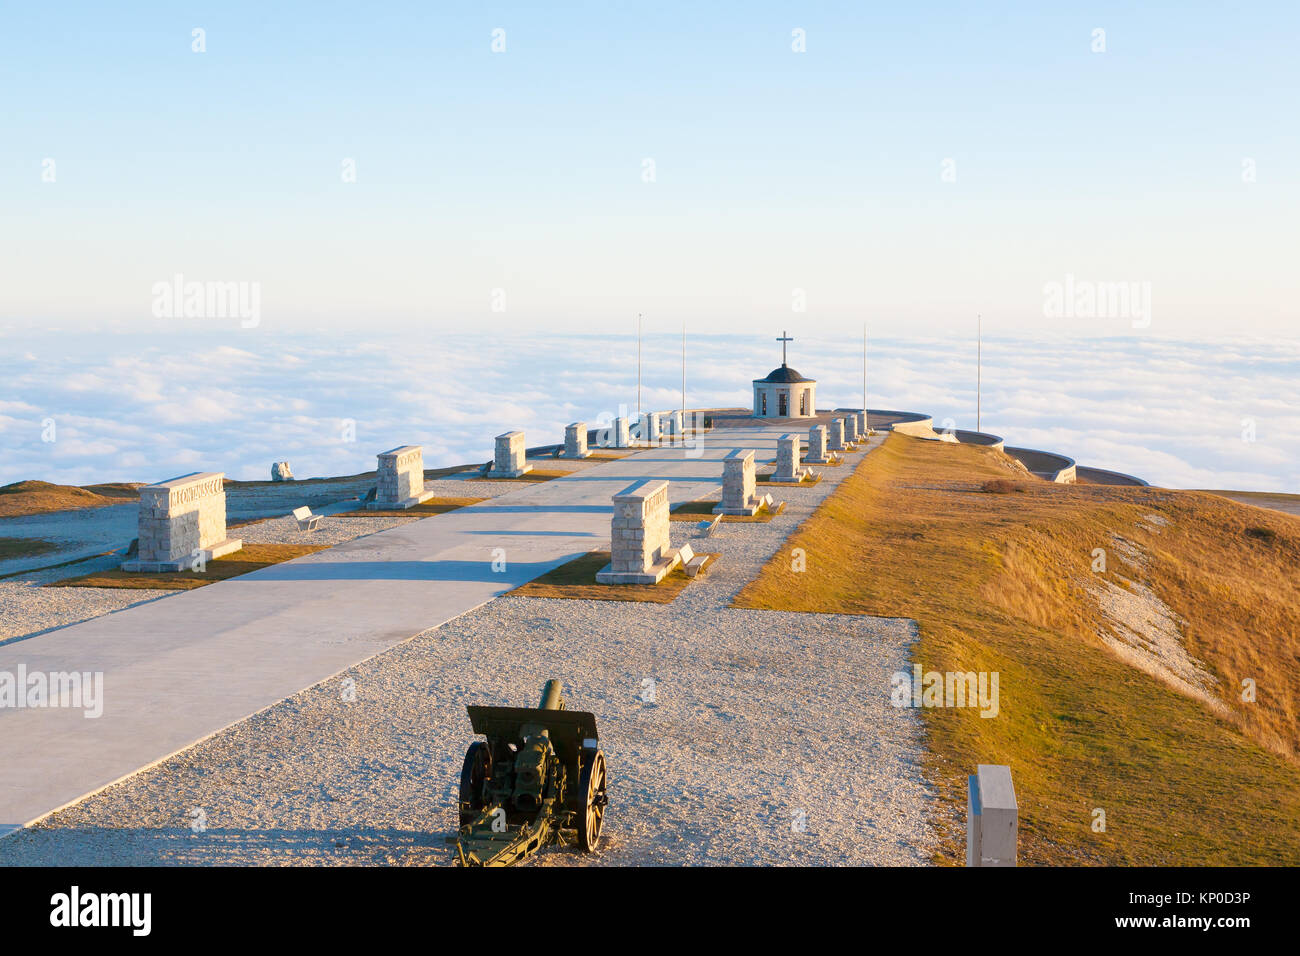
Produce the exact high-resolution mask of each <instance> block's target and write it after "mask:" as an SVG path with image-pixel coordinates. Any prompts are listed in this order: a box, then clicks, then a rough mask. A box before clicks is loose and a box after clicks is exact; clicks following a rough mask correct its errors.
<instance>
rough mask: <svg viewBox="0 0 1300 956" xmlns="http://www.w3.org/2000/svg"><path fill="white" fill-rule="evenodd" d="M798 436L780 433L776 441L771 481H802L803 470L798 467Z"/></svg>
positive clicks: (792, 482)
mask: <svg viewBox="0 0 1300 956" xmlns="http://www.w3.org/2000/svg"><path fill="white" fill-rule="evenodd" d="M799 445H800V442H799V436H798V435H795V434H789V435H782V436H781V437H780V438H778V439H777V442H776V472H775V474H773V475H772V479H771V480H772V481H779V482H782V483H784V484H798V483H799V482H800V481H803V476H804V470H803V469H802V468H800V467H799Z"/></svg>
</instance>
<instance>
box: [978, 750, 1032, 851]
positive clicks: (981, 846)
mask: <svg viewBox="0 0 1300 956" xmlns="http://www.w3.org/2000/svg"><path fill="white" fill-rule="evenodd" d="M1019 820H1020V808H1019V806H1018V805H1017V804H1016V788H1015V787H1014V786H1012V784H1011V768H1010V767H1005V766H1002V765H999V764H986V763H982V764H980V765H979V767H978V768H977V772H976V773H974V774H972V775H971V776H970V777H968V778H967V786H966V865H967V866H1015V865H1016V830H1017V827H1018V826H1019Z"/></svg>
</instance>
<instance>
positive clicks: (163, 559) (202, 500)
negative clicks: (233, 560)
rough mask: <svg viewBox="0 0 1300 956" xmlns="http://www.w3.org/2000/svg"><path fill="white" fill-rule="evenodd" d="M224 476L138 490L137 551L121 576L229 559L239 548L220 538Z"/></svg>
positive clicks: (202, 475) (223, 523)
mask: <svg viewBox="0 0 1300 956" xmlns="http://www.w3.org/2000/svg"><path fill="white" fill-rule="evenodd" d="M224 479H225V475H224V474H223V473H222V472H219V471H209V472H196V473H194V474H192V475H182V476H181V477H180V478H172V479H171V480H169V481H162V482H159V483H158V484H156V485H145V486H144V487H143V488H141V489H140V517H139V551H138V552H137V555H136V557H135V559H134V560H131V561H127V562H125V563H124V564H123V565H122V570H123V571H136V572H141V571H143V572H149V573H158V572H163V571H182V570H186V569H189V568H195V567H196V565H197V566H202V564H203V563H205V562H207V561H211V560H212V559H214V558H219V557H221V556H222V555H224V554H231V553H232V552H235V551H238V550H239V549H240V548H242V547H243V546H244V545H243V542H242V541H240V540H238V539H234V540H232V539H230V538H227V537H226V492H225V485H224Z"/></svg>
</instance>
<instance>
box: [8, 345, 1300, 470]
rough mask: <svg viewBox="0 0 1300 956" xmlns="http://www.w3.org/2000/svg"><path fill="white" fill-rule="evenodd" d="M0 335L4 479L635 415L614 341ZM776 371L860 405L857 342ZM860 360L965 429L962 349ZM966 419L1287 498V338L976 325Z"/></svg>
mask: <svg viewBox="0 0 1300 956" xmlns="http://www.w3.org/2000/svg"><path fill="white" fill-rule="evenodd" d="M772 338H773V336H770V335H767V334H763V335H754V336H735V335H720V336H704V335H699V336H691V337H690V338H689V339H688V340H687V355H686V357H687V361H686V404H687V406H688V407H691V406H694V407H710V406H748V405H749V402H750V395H751V390H750V381H751V380H752V379H754V378H757V377H761V376H763V375H765V374H766V373H767V372H768V370H769V369H771V368H772V367H773V366H774V365H777V364H779V360H780V347H779V345H777V343H775V342H774V341H772ZM0 345H3V357H0V450H2V451H3V454H2V455H0V483H7V482H13V481H19V480H24V479H29V478H39V479H42V480H45V481H53V482H59V483H66V484H91V483H95V482H103V481H157V480H160V479H166V478H170V477H173V476H175V475H179V474H184V473H187V472H191V471H224V472H226V474H227V475H228V476H230V477H232V478H241V479H266V478H268V477H269V476H270V467H271V463H272V462H274V461H277V460H288V461H289V462H290V463H291V464H292V467H293V471H294V474H295V475H296V476H297V477H299V478H304V477H314V476H322V475H343V474H354V473H357V472H363V471H368V470H370V469H373V468H374V466H375V454H376V453H377V452H380V451H384V450H386V449H388V448H392V447H394V446H397V445H403V444H419V445H423V446H424V456H425V457H424V460H425V464H426V467H437V466H441V465H453V464H462V463H467V462H482V461H486V460H487V459H488V458H490V457H491V454H492V438H493V436H494V435H497V434H499V433H501V432H504V431H508V430H511V429H517V428H522V429H524V430H525V431H526V432H527V435H528V439H527V440H528V444H529V445H539V444H545V443H550V442H555V441H559V440H561V439H562V438H563V433H564V426H565V424H566V423H568V422H572V421H587V422H589V423H592V424H593V425H594V424H595V422H596V421H597V419H598V417H599V416H601V415H602V414H603V415H607V416H608V415H613V414H618V413H619V411H620V406H626V407H629V408H630V409H631V410H632V411H633V412H635V409H636V407H637V344H636V340H635V338H634V337H629V336H625V335H624V336H612V335H562V334H545V333H536V334H517V333H515V334H505V333H500V334H498V333H495V332H493V331H492V330H491V329H490V328H484V329H482V330H476V329H475V328H473V325H472V323H467V324H466V327H465V328H464V329H461V330H458V331H456V332H455V333H453V334H448V333H447V332H446V331H445V330H440V329H433V328H431V329H429V330H428V331H427V332H418V331H409V330H408V331H405V332H402V333H381V334H369V333H364V334H363V333H359V332H353V333H350V334H343V333H340V332H338V331H326V330H322V331H319V332H315V333H312V332H306V331H303V332H273V331H267V330H265V329H239V330H232V329H228V328H227V329H222V330H216V329H213V330H200V331H194V330H187V331H184V332H177V331H169V330H166V329H164V328H163V327H159V329H158V330H156V331H154V332H151V333H148V334H139V333H128V332H112V331H98V332H78V331H76V330H71V329H69V330H57V329H39V330H35V329H32V328H24V329H6V330H3V331H0ZM790 364H791V365H792V366H793V367H795V368H797V369H798V370H799V371H801V372H802V373H803V374H805V375H808V376H810V377H813V378H816V379H817V380H818V392H817V398H818V402H817V404H818V407H820V408H832V407H837V406H855V407H860V405H861V401H862V398H861V395H862V369H863V361H862V341H861V339H860V338H857V339H855V338H853V337H851V336H848V337H825V338H817V337H811V336H803V335H800V336H799V337H798V338H797V339H796V341H795V342H793V343H792V345H791V351H790ZM641 368H642V376H641V378H642V381H641V392H640V403H641V406H642V407H643V408H646V409H667V408H674V407H677V406H678V404H679V403H680V401H681V378H682V342H681V339H680V336H675V335H653V336H648V337H647V338H646V339H645V341H644V344H643V347H642V355H641ZM867 372H868V385H867V387H868V396H869V404H870V406H871V407H872V408H894V409H906V410H911V411H920V412H925V413H927V414H930V415H933V416H934V419H935V422H936V425H940V424H943V423H948V424H951V425H953V426H955V427H959V428H974V427H975V424H976V410H975V406H976V396H975V383H976V364H975V345H974V342H973V341H961V342H954V341H951V340H941V339H924V338H904V337H897V336H894V337H881V338H880V339H873V340H872V341H871V342H870V348H869V354H868V363H867ZM981 424H982V426H983V430H984V431H989V432H993V433H995V434H998V435H1001V436H1003V437H1004V438H1005V439H1006V440H1007V442H1008V444H1012V445H1022V446H1027V447H1031V448H1041V449H1046V450H1050V451H1057V452H1060V453H1062V454H1065V455H1069V456H1071V457H1073V458H1075V459H1077V460H1078V461H1079V462H1080V463H1081V464H1087V465H1093V466H1097V467H1103V468H1111V469H1114V470H1118V471H1123V472H1128V473H1131V474H1135V475H1138V476H1141V477H1143V478H1145V479H1147V480H1148V481H1150V482H1152V483H1153V484H1159V485H1164V486H1168V487H1176V488H1225V489H1226V488H1233V489H1252V490H1267V491H1287V492H1300V442H1297V441H1296V436H1297V435H1300V341H1296V340H1285V341H1264V340H1240V341H1232V340H1226V339H1224V340H1217V341H1208V340H1207V341H1186V340H1171V339H1161V338H1156V337H1149V336H1143V335H1138V334H1133V335H1130V336H1120V337H1114V338H1094V339H1066V338H1055V339H1051V340H1041V339H1028V338H1024V339H1019V338H986V339H985V341H984V346H983V390H982V414H981Z"/></svg>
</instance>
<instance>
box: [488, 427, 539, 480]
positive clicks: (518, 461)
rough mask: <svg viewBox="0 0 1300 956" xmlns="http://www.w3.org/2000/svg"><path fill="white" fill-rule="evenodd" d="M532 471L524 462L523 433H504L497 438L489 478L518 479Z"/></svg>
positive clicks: (531, 467) (530, 466)
mask: <svg viewBox="0 0 1300 956" xmlns="http://www.w3.org/2000/svg"><path fill="white" fill-rule="evenodd" d="M532 470H533V466H532V465H529V464H527V463H526V462H525V461H524V433H523V432H506V433H505V434H504V435H498V436H497V446H496V454H495V455H494V456H493V459H492V470H491V471H489V472H488V477H491V478H518V477H519V476H520V475H526V474H528V473H529V472H530V471H532Z"/></svg>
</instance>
